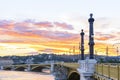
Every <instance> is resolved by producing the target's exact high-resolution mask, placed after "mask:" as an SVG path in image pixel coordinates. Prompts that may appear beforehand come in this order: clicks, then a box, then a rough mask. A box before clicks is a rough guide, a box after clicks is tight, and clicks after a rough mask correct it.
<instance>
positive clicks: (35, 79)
mask: <svg viewBox="0 0 120 80" xmlns="http://www.w3.org/2000/svg"><path fill="white" fill-rule="evenodd" d="M0 80H54V77H53V76H52V75H50V74H49V73H38V72H22V71H0Z"/></svg>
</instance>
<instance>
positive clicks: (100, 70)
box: [95, 63, 120, 80]
mask: <svg viewBox="0 0 120 80" xmlns="http://www.w3.org/2000/svg"><path fill="white" fill-rule="evenodd" d="M95 74H98V75H100V76H104V77H107V78H109V79H113V80H120V65H119V64H110V63H108V64H96V65H95Z"/></svg>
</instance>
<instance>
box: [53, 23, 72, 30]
mask: <svg viewBox="0 0 120 80" xmlns="http://www.w3.org/2000/svg"><path fill="white" fill-rule="evenodd" d="M54 24H55V25H56V26H57V27H61V28H63V29H68V30H73V29H74V28H73V26H72V25H70V24H66V23H59V22H54Z"/></svg>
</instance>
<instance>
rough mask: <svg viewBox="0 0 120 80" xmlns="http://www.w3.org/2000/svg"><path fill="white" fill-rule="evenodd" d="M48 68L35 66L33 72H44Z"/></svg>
mask: <svg viewBox="0 0 120 80" xmlns="http://www.w3.org/2000/svg"><path fill="white" fill-rule="evenodd" d="M44 68H46V67H45V66H35V67H33V68H32V69H31V71H35V72H42V69H44Z"/></svg>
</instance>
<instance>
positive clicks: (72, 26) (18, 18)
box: [0, 0, 120, 56]
mask: <svg viewBox="0 0 120 80" xmlns="http://www.w3.org/2000/svg"><path fill="white" fill-rule="evenodd" d="M119 8H120V0H0V56H6V55H19V56H24V55H36V54H39V53H54V54H63V53H64V54H73V53H72V52H73V47H74V46H75V53H74V54H79V42H80V32H81V29H84V32H85V53H86V54H87V53H89V51H88V35H89V34H88V31H89V24H88V18H89V14H90V13H93V17H94V18H95V22H94V34H95V51H96V52H97V54H100V55H105V49H106V47H107V46H108V48H110V49H109V55H117V54H116V47H118V49H119V48H120V35H119V34H120V9H119ZM113 45H114V46H113ZM119 50H120V49H119ZM69 51H70V52H71V53H69Z"/></svg>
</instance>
